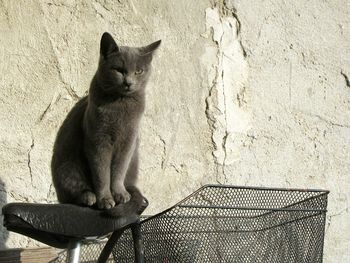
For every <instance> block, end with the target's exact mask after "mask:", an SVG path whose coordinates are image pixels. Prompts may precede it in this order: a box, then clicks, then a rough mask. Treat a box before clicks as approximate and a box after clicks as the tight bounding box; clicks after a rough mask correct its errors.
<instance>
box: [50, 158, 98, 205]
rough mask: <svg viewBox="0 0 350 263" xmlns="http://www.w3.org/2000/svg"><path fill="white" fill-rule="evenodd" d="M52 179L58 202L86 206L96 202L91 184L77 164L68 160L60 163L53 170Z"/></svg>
mask: <svg viewBox="0 0 350 263" xmlns="http://www.w3.org/2000/svg"><path fill="white" fill-rule="evenodd" d="M53 181H54V184H55V188H56V192H57V197H58V201H59V202H60V203H73V204H77V205H86V206H93V205H94V204H95V203H96V195H95V193H94V191H93V188H92V185H91V183H90V182H89V181H88V179H87V178H86V176H85V174H84V173H83V171H82V169H81V168H80V167H79V166H78V165H76V164H73V163H70V162H66V163H64V164H62V165H60V167H58V169H56V170H55V171H53Z"/></svg>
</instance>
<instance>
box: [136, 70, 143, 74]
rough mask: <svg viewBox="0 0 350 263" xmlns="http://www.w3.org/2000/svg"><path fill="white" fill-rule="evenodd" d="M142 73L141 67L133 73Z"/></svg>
mask: <svg viewBox="0 0 350 263" xmlns="http://www.w3.org/2000/svg"><path fill="white" fill-rule="evenodd" d="M142 73H143V69H137V70H136V71H135V75H141V74H142Z"/></svg>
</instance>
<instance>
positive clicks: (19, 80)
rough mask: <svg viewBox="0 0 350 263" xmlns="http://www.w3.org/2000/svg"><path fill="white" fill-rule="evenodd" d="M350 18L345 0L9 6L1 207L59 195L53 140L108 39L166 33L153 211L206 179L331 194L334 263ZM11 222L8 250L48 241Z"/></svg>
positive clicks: (341, 247)
mask: <svg viewBox="0 0 350 263" xmlns="http://www.w3.org/2000/svg"><path fill="white" fill-rule="evenodd" d="M349 15H350V7H349V5H348V3H347V2H346V1H340V0H338V1H322V2H320V1H316V0H312V1H306V0H301V1H297V2H295V1H282V0H278V1H243V0H235V1H233V0H231V1H230V0H226V1H214V0H212V1H204V0H202V1H197V2H196V4H193V2H192V1H186V0H181V1H157V0H152V1H136V0H129V1H108V0H105V1H68V0H66V1H65V0H57V1H50V0H43V1H34V0H32V1H10V0H7V1H5V0H1V1H0V32H1V37H0V57H1V60H0V72H1V81H0V110H1V112H2V114H1V115H0V116H1V117H0V118H1V119H0V123H1V125H0V134H1V137H0V146H1V151H0V176H1V177H0V179H1V182H0V198H1V204H4V203H6V202H13V201H28V202H54V201H55V194H54V189H53V187H52V186H51V179H50V171H49V163H50V157H51V149H52V144H53V141H54V138H55V135H56V132H57V129H58V128H59V125H60V124H61V122H62V120H63V119H64V117H65V115H66V114H67V112H68V111H69V109H70V108H71V107H72V106H73V105H74V103H75V102H76V101H77V100H78V99H79V98H80V97H81V96H83V95H84V94H85V93H86V91H87V89H88V85H89V82H90V79H91V77H92V75H93V74H94V71H95V69H96V66H97V60H98V43H99V39H100V35H101V33H102V32H104V31H109V32H111V33H112V34H113V35H114V36H115V37H116V39H117V41H118V43H120V44H123V45H135V46H137V45H143V44H147V43H149V42H151V41H154V40H157V39H162V40H163V42H162V47H161V49H160V50H159V52H158V54H157V57H156V58H155V60H154V72H153V76H152V79H151V81H150V83H149V86H148V94H147V99H148V100H147V109H146V112H145V116H144V119H143V125H142V143H141V156H142V157H141V180H140V184H141V186H142V188H143V190H144V193H145V195H146V196H147V197H148V198H149V200H150V207H149V208H148V210H147V211H146V213H147V214H152V213H155V212H158V211H160V210H162V209H164V208H166V207H168V206H170V205H172V204H174V203H175V202H177V201H179V200H180V199H181V198H182V197H185V196H186V195H188V194H189V193H191V192H192V191H194V190H195V189H197V188H198V187H199V186H200V185H202V184H205V183H213V182H218V183H227V184H236V185H261V186H276V187H301V188H326V189H329V190H331V195H330V197H329V212H328V217H327V226H326V243H325V262H347V261H349V259H350V254H349V252H348V249H347V248H348V247H349V245H350V239H349V237H348V235H347V233H348V232H349V231H350V225H349V222H350V220H349V219H350V218H349V201H348V200H349V197H350V193H349V192H350V191H349V190H350V181H349V179H348V174H349V173H350V163H349V160H350V158H349V157H350V156H349V155H350V146H349V145H350V144H349V143H350V122H349V113H350V106H349V105H350V84H349V78H348V76H349V74H350V62H349V52H350V44H349V43H350V39H349V38H350V37H349V36H350V32H349V30H350V19H349V17H350V16H349ZM0 223H1V222H0ZM0 228H1V235H2V236H0V240H1V242H0V244H2V247H4V246H7V247H32V246H38V245H41V244H39V243H36V242H34V241H33V240H29V239H26V238H23V237H21V236H19V235H16V234H13V233H10V234H9V233H8V232H7V231H5V230H4V229H3V228H2V226H1V227H0ZM5 241H6V242H5ZM4 242H5V243H4Z"/></svg>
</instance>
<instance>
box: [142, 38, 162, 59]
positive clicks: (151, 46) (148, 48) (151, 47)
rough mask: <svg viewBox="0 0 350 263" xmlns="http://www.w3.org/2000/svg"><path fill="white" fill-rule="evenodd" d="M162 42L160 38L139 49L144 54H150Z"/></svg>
mask: <svg viewBox="0 0 350 263" xmlns="http://www.w3.org/2000/svg"><path fill="white" fill-rule="evenodd" d="M161 42H162V40H158V41H156V42H153V43H152V44H149V45H148V46H145V47H140V48H139V50H140V53H141V55H142V56H144V55H148V54H150V53H152V52H153V51H155V50H156V49H157V48H158V47H159V46H160V43H161Z"/></svg>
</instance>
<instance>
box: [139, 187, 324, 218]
mask: <svg viewBox="0 0 350 263" xmlns="http://www.w3.org/2000/svg"><path fill="white" fill-rule="evenodd" d="M210 187H213V188H233V189H252V190H263V191H287V192H288V191H289V192H315V193H320V194H319V195H326V196H327V195H328V194H329V192H330V191H329V190H322V189H305V188H304V189H298V188H282V187H262V186H238V185H223V184H205V185H203V186H201V187H200V188H198V189H197V190H196V191H194V192H193V193H192V194H190V195H188V196H187V197H185V198H184V199H182V200H180V201H179V202H178V203H176V204H175V205H173V206H171V207H169V208H168V209H165V210H163V211H161V212H159V213H156V214H154V215H152V216H150V217H147V218H146V219H144V220H142V221H141V223H145V222H147V221H149V220H151V219H153V218H155V217H158V216H161V215H163V214H165V213H167V212H168V211H170V210H172V209H174V208H175V207H179V206H181V204H182V203H184V202H186V201H187V200H188V199H190V198H191V197H192V196H194V195H196V194H197V193H198V192H200V191H202V190H203V189H205V188H210ZM265 210H266V209H265ZM268 210H269V211H271V212H274V210H272V209H268ZM290 211H291V210H290ZM319 212H327V209H321V210H319Z"/></svg>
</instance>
